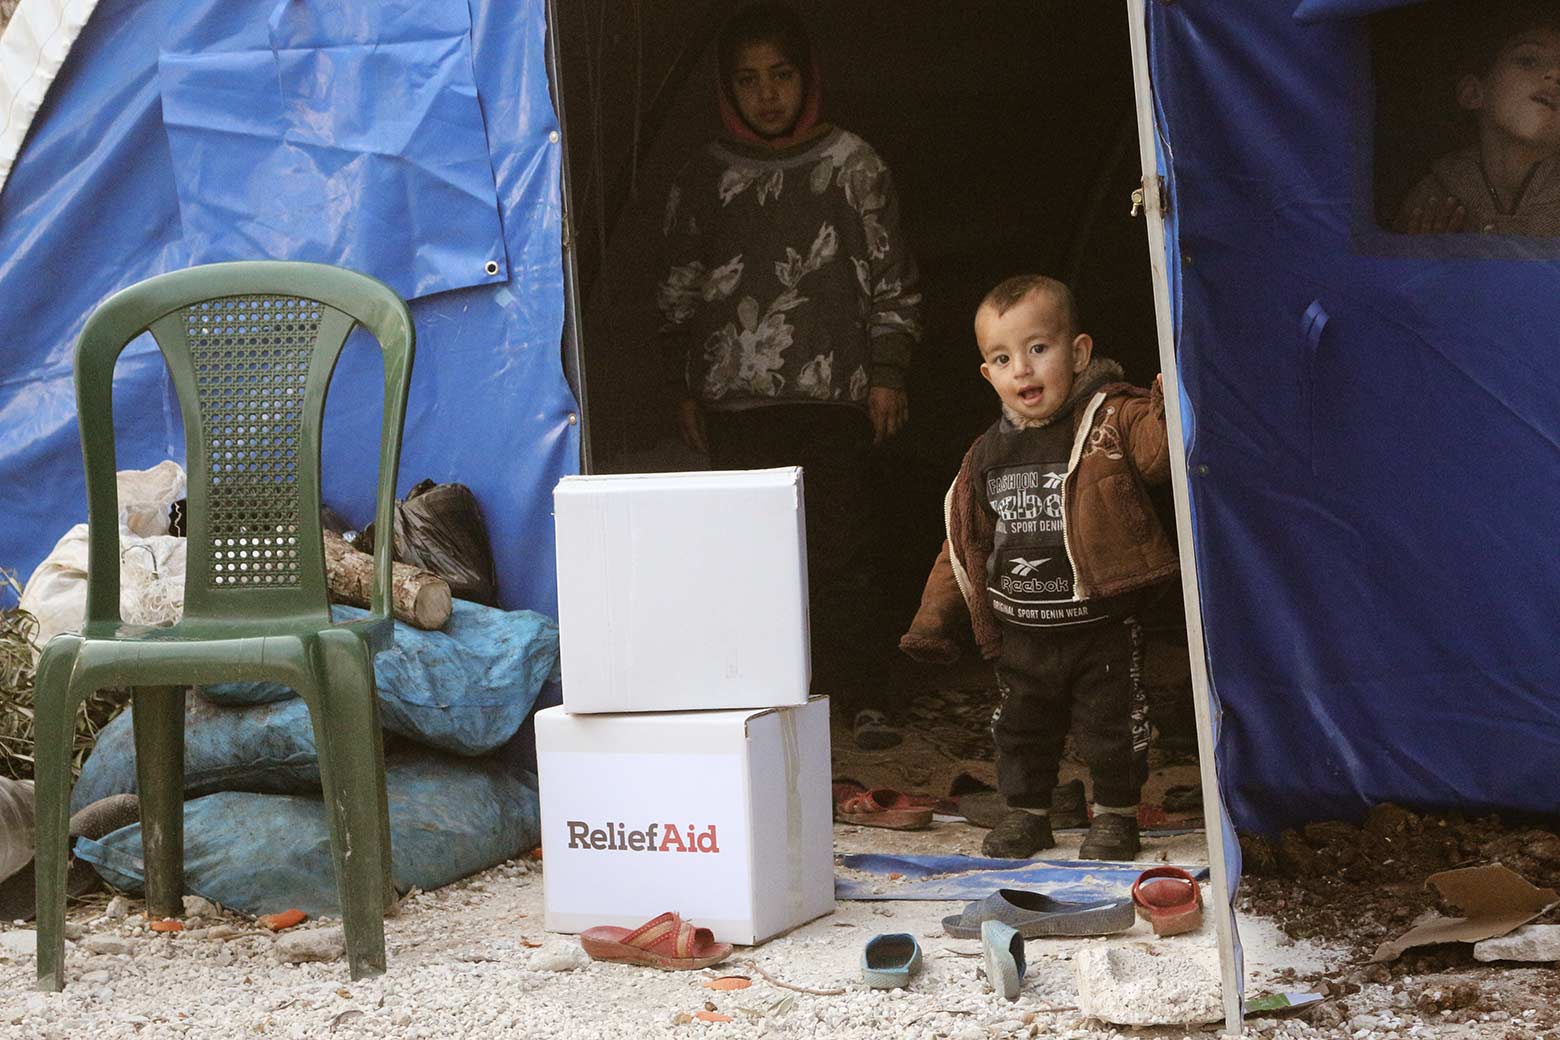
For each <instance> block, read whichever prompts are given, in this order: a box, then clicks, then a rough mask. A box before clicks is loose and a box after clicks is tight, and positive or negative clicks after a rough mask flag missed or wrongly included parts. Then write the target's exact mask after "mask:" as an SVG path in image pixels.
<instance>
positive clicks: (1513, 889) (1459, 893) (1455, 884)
mask: <svg viewBox="0 0 1560 1040" xmlns="http://www.w3.org/2000/svg"><path fill="white" fill-rule="evenodd" d="M1425 884H1427V885H1430V886H1431V887H1433V888H1434V889H1435V890H1436V892H1438V893H1439V894H1440V896H1441V898H1442V899H1444V900H1446V902H1448V903H1450V904H1452V905H1453V906H1455V907H1457V908H1458V909H1460V910H1462V912H1463V913H1465V914H1466V915H1467V916H1466V917H1442V916H1441V915H1439V914H1436V915H1434V916H1432V917H1431V918H1430V919H1428V920H1423V921H1421V922H1420V923H1419V924H1416V925H1415V926H1414V927H1412V928H1410V929H1409V930H1408V931H1406V932H1404V933H1403V934H1402V935H1400V936H1398V937H1397V938H1396V939H1392V940H1390V941H1388V942H1384V943H1382V944H1381V945H1380V946H1379V947H1377V949H1376V953H1375V956H1373V957H1372V958H1371V960H1373V961H1391V960H1396V959H1397V958H1398V956H1399V955H1400V954H1401V953H1402V952H1403V951H1404V950H1407V949H1410V948H1411V947H1414V946H1429V945H1430V944H1432V943H1448V942H1478V941H1480V940H1481V939H1493V938H1495V937H1496V936H1497V935H1505V934H1506V933H1507V932H1509V931H1511V930H1512V929H1514V928H1516V927H1518V926H1519V925H1524V924H1526V923H1527V922H1529V921H1531V920H1533V918H1535V917H1537V916H1538V915H1539V914H1541V913H1543V912H1544V911H1545V910H1547V909H1549V908H1550V907H1551V906H1553V905H1554V904H1555V903H1556V902H1560V893H1556V892H1555V890H1554V889H1552V888H1536V887H1534V886H1533V885H1532V884H1531V883H1530V882H1529V881H1528V880H1527V879H1526V878H1524V877H1523V876H1522V875H1521V874H1518V873H1517V872H1516V871H1514V870H1511V869H1510V868H1509V867H1503V866H1501V865H1500V864H1499V863H1490V864H1486V865H1485V866H1482V867H1463V868H1461V869H1459V870H1443V871H1442V872H1441V873H1439V874H1432V875H1430V877H1429V879H1428V880H1427V881H1426V882H1425Z"/></svg>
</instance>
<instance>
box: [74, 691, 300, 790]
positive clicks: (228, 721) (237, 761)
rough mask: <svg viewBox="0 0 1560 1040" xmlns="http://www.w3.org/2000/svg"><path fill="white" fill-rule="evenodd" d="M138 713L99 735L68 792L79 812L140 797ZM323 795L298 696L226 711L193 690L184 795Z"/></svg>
mask: <svg viewBox="0 0 1560 1040" xmlns="http://www.w3.org/2000/svg"><path fill="white" fill-rule="evenodd" d="M134 711H135V709H134V708H130V709H128V710H126V711H124V712H121V713H120V714H119V716H118V717H117V718H115V719H114V720H113V721H112V722H110V723H109V724H108V725H106V726H104V727H103V729H102V730H101V731H99V733H98V737H97V744H96V745H95V746H94V747H93V749H92V754H90V755H88V756H87V760H86V762H84V763H83V764H82V767H81V778H80V779H79V780H77V781H76V786H75V787H74V788H73V789H72V791H71V796H70V806H71V811H72V812H75V811H76V810H78V809H81V808H83V807H85V806H88V805H91V804H92V803H93V802H95V801H97V800H98V799H99V798H107V797H108V796H109V795H115V794H135V793H136V778H135V722H134ZM319 789H320V762H319V755H318V753H317V752H316V751H315V747H314V727H313V724H312V723H311V722H310V719H309V709H308V706H307V705H306V704H304V702H303V701H302V700H301V699H299V698H297V697H294V698H292V699H291V700H285V701H278V702H275V703H271V704H254V705H240V706H237V707H227V706H223V705H218V704H213V703H211V702H210V701H208V700H207V699H206V698H204V697H202V696H201V695H200V694H198V693H196V692H194V691H193V690H191V691H189V693H188V694H186V696H185V701H184V792H185V797H187V798H193V797H196V796H197V795H203V794H211V793H212V792H215V791H268V792H274V793H278V794H293V793H297V792H302V791H318V790H319Z"/></svg>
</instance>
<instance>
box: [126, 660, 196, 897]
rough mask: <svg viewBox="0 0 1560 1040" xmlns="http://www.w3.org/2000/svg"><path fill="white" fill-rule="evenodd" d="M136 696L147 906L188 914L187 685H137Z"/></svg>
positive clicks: (134, 714)
mask: <svg viewBox="0 0 1560 1040" xmlns="http://www.w3.org/2000/svg"><path fill="white" fill-rule="evenodd" d="M131 699H132V707H133V709H134V710H133V711H132V718H133V719H134V722H135V779H136V788H137V790H138V791H139V793H140V798H141V849H142V853H143V855H144V856H145V860H146V912H147V913H148V914H150V915H152V916H154V917H183V916H184V687H182V686H137V687H136V688H135V689H134V690H132V691H131Z"/></svg>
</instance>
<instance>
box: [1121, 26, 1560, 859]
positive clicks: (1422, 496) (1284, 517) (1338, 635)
mask: <svg viewBox="0 0 1560 1040" xmlns="http://www.w3.org/2000/svg"><path fill="white" fill-rule="evenodd" d="M1469 2H1470V3H1471V0H1469ZM1408 6H1410V5H1408V4H1406V3H1401V2H1399V3H1392V2H1389V0H1369V2H1366V0H1305V2H1304V3H1301V4H1300V5H1299V10H1298V11H1297V10H1296V4H1295V3H1294V0H1262V2H1260V3H1246V4H1240V5H1238V6H1231V5H1229V4H1223V3H1217V2H1214V0H1183V2H1178V3H1174V4H1162V3H1154V4H1151V5H1150V14H1149V18H1150V39H1151V41H1152V55H1153V64H1152V73H1153V83H1154V91H1155V100H1156V101H1157V103H1158V107H1159V115H1160V121H1161V126H1160V130H1161V134H1162V138H1163V141H1164V144H1165V152H1166V153H1167V155H1168V156H1169V162H1168V166H1169V175H1170V176H1169V179H1170V184H1171V188H1172V206H1171V210H1172V214H1173V217H1174V236H1173V240H1172V242H1171V245H1170V247H1169V250H1168V252H1169V260H1170V262H1171V265H1172V267H1173V268H1174V275H1175V281H1176V285H1177V298H1176V301H1175V302H1176V305H1177V307H1178V310H1179V318H1178V323H1177V329H1176V333H1177V339H1176V348H1177V351H1178V359H1179V365H1180V369H1181V376H1182V380H1183V383H1184V387H1185V392H1186V395H1187V397H1188V399H1189V400H1190V402H1191V404H1192V406H1193V412H1194V414H1195V422H1194V423H1190V424H1189V427H1190V428H1189V430H1188V434H1187V436H1188V447H1189V463H1190V473H1191V479H1190V491H1191V495H1190V497H1191V501H1192V506H1193V509H1194V512H1195V515H1196V524H1195V533H1196V543H1197V559H1198V573H1199V577H1200V579H1201V587H1202V620H1203V624H1204V626H1205V632H1206V646H1207V654H1208V663H1209V669H1210V672H1211V676H1212V683H1213V686H1214V689H1215V692H1216V694H1217V696H1218V698H1219V700H1220V701H1221V702H1222V705H1223V730H1222V736H1221V741H1220V748H1219V751H1220V762H1219V765H1220V771H1221V774H1222V779H1223V784H1224V791H1225V795H1226V798H1227V799H1228V801H1229V805H1230V809H1231V812H1232V814H1233V816H1234V818H1235V820H1236V822H1237V823H1238V824H1241V825H1243V826H1253V827H1259V828H1261V829H1264V830H1273V829H1277V828H1278V827H1281V826H1286V825H1290V824H1294V823H1298V822H1301V821H1305V820H1312V819H1322V818H1330V817H1344V818H1357V817H1358V816H1359V815H1360V814H1361V813H1362V812H1363V811H1364V809H1365V808H1367V807H1368V806H1369V805H1371V804H1373V803H1376V802H1379V801H1384V800H1392V801H1401V802H1408V803H1414V804H1421V805H1439V806H1460V807H1465V808H1468V809H1495V808H1503V809H1517V810H1530V811H1534V812H1552V811H1553V806H1554V799H1553V796H1552V793H1551V786H1552V785H1551V783H1550V779H1549V778H1551V777H1552V776H1553V775H1554V774H1555V771H1556V768H1557V766H1560V655H1557V654H1556V652H1555V649H1554V648H1555V647H1556V646H1557V645H1560V612H1557V611H1556V609H1555V602H1556V596H1555V590H1556V588H1560V554H1557V553H1556V552H1555V551H1554V549H1553V548H1552V546H1551V545H1550V544H1549V541H1550V540H1549V538H1548V535H1547V534H1546V532H1547V531H1548V521H1546V520H1545V518H1546V517H1549V516H1552V515H1554V514H1555V513H1556V512H1557V510H1560V481H1557V480H1556V477H1557V475H1560V366H1556V365H1555V364H1553V363H1551V361H1550V355H1551V354H1553V353H1554V348H1555V345H1556V335H1555V331H1554V326H1553V325H1551V323H1550V322H1551V319H1552V318H1553V317H1554V315H1555V309H1556V301H1557V300H1560V263H1557V262H1556V261H1557V259H1560V242H1557V241H1555V240H1543V239H1508V240H1503V241H1495V242H1493V243H1490V244H1489V245H1488V246H1487V247H1485V248H1484V249H1483V252H1484V253H1485V254H1486V255H1484V256H1482V257H1478V258H1475V257H1471V256H1468V255H1466V254H1468V253H1469V252H1470V250H1469V248H1468V244H1467V240H1469V239H1472V238H1474V236H1470V235H1450V236H1431V237H1424V238H1412V239H1411V238H1409V237H1408V236H1402V235H1393V234H1389V233H1387V232H1385V231H1382V230H1380V229H1379V228H1377V227H1376V226H1375V223H1374V221H1373V219H1372V217H1371V212H1372V203H1371V199H1370V194H1369V185H1370V184H1371V183H1372V176H1371V174H1372V170H1373V166H1374V164H1375V163H1377V162H1379V161H1386V160H1388V159H1390V158H1391V157H1390V156H1387V155H1380V156H1378V155H1375V154H1373V145H1372V141H1373V138H1372V135H1371V134H1370V133H1369V132H1368V128H1369V127H1370V126H1371V124H1372V121H1373V117H1374V114H1375V113H1374V104H1375V100H1374V99H1375V91H1374V89H1373V88H1374V84H1373V82H1372V54H1371V23H1370V21H1369V20H1368V19H1367V18H1366V17H1364V15H1366V14H1368V13H1371V12H1377V11H1382V10H1385V9H1388V8H1395V7H1396V8H1401V7H1408ZM1362 128H1363V130H1362Z"/></svg>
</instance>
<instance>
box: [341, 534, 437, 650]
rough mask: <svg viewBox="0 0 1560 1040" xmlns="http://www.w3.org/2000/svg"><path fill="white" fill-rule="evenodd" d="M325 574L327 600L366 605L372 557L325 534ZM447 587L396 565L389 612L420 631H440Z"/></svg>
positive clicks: (370, 590) (421, 572) (408, 567)
mask: <svg viewBox="0 0 1560 1040" xmlns="http://www.w3.org/2000/svg"><path fill="white" fill-rule="evenodd" d="M325 575H326V583H327V584H328V585H329V586H330V594H331V599H334V600H336V601H338V602H341V603H350V604H352V605H353V606H355V607H367V606H369V603H370V599H371V597H372V596H373V593H374V558H373V557H372V556H370V555H369V554H368V553H363V552H358V551H357V550H356V549H354V548H352V546H350V545H348V544H347V543H346V541H345V540H344V539H342V537H341V536H340V535H339V534H336V533H335V532H334V531H326V532H325ZM450 609H451V603H450V585H449V582H447V581H445V580H444V579H443V578H441V577H439V576H438V575H437V574H430V573H428V572H427V571H424V570H419V569H418V568H416V567H413V566H411V565H410V564H405V563H397V564H395V565H394V566H393V568H392V571H391V578H390V611H391V613H392V614H394V615H395V617H396V619H397V620H399V621H404V622H406V623H407V624H408V625H414V626H416V627H417V628H422V629H429V630H432V629H439V628H443V627H444V625H445V623H446V622H448V621H449V619H450Z"/></svg>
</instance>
